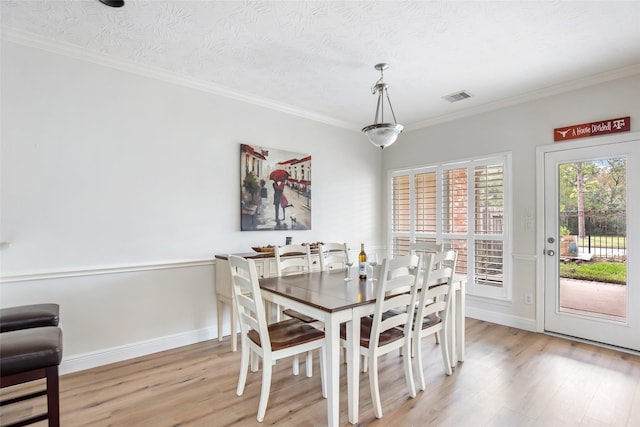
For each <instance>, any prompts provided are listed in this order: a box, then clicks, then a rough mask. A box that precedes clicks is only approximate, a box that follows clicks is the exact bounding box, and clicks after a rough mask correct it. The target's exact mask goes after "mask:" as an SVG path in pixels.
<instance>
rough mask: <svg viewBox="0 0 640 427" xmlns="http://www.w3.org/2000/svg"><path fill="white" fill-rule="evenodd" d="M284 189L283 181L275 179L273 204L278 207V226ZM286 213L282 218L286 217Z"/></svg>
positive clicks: (278, 224)
mask: <svg viewBox="0 0 640 427" xmlns="http://www.w3.org/2000/svg"><path fill="white" fill-rule="evenodd" d="M283 191H284V182H283V181H274V183H273V204H274V207H275V209H276V226H278V227H279V226H280V204H281V203H282V192H283ZM284 218H285V217H284V215H283V217H282V219H284Z"/></svg>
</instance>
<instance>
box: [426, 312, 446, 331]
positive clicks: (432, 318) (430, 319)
mask: <svg viewBox="0 0 640 427" xmlns="http://www.w3.org/2000/svg"><path fill="white" fill-rule="evenodd" d="M438 323H442V317H440V316H438V315H437V314H435V313H431V314H429V315H428V316H425V317H424V319H422V329H427V328H430V327H431V326H433V325H437V324H438Z"/></svg>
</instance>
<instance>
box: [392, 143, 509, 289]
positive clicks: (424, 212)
mask: <svg viewBox="0 0 640 427" xmlns="http://www.w3.org/2000/svg"><path fill="white" fill-rule="evenodd" d="M509 164H510V156H509V155H508V154H507V155H500V156H496V157H491V158H483V159H473V160H466V161H461V162H456V163H450V164H442V165H434V166H425V167H420V168H415V169H410V170H406V169H405V170H398V171H392V172H391V181H390V185H391V189H390V195H391V200H390V209H391V215H390V218H391V226H390V230H391V248H392V254H393V255H394V256H396V255H403V254H406V253H408V252H409V244H410V243H411V242H416V241H430V242H442V243H444V245H445V247H447V248H451V249H454V250H456V251H457V252H458V266H457V270H458V273H460V274H466V275H467V277H468V281H467V291H468V292H469V293H470V294H475V295H481V296H486V297H493V298H503V299H508V298H510V297H511V288H510V286H508V281H507V280H506V279H507V278H508V274H507V273H508V271H509V270H510V258H509V257H508V256H507V255H508V253H509V251H508V250H507V249H508V246H509V235H510V230H509V227H508V221H507V219H508V216H507V215H506V213H507V212H508V206H509V204H508V202H509V192H508V188H509V185H508V179H507V178H508V173H509Z"/></svg>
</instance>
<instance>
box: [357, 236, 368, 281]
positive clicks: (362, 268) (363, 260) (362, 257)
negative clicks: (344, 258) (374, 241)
mask: <svg viewBox="0 0 640 427" xmlns="http://www.w3.org/2000/svg"><path fill="white" fill-rule="evenodd" d="M358 278H359V279H360V280H367V254H366V253H365V251H364V243H361V244H360V253H359V254H358Z"/></svg>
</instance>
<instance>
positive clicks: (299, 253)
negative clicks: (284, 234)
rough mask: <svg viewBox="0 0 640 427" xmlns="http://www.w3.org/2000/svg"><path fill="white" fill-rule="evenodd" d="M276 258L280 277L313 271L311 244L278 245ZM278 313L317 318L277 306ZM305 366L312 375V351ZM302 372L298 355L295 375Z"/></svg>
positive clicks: (312, 319)
mask: <svg viewBox="0 0 640 427" xmlns="http://www.w3.org/2000/svg"><path fill="white" fill-rule="evenodd" d="M274 255H275V258H276V274H277V276H278V277H282V276H288V275H291V274H300V273H310V272H311V265H312V264H311V249H310V247H309V245H296V244H289V245H283V246H277V247H276V248H275V249H274ZM276 311H277V312H278V314H280V311H282V314H284V315H285V316H287V317H289V318H293V319H298V320H301V321H303V322H305V323H310V324H311V323H314V322H316V319H314V318H312V317H309V316H307V315H305V314H302V313H300V312H298V311H296V310H293V309H290V308H284V307H278V308H276ZM305 367H306V369H307V376H310V375H311V373H312V370H313V357H312V354H311V352H309V353H308V354H307V357H306V362H305ZM299 373H300V363H299V358H298V356H296V357H294V359H293V375H298V374H299Z"/></svg>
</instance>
